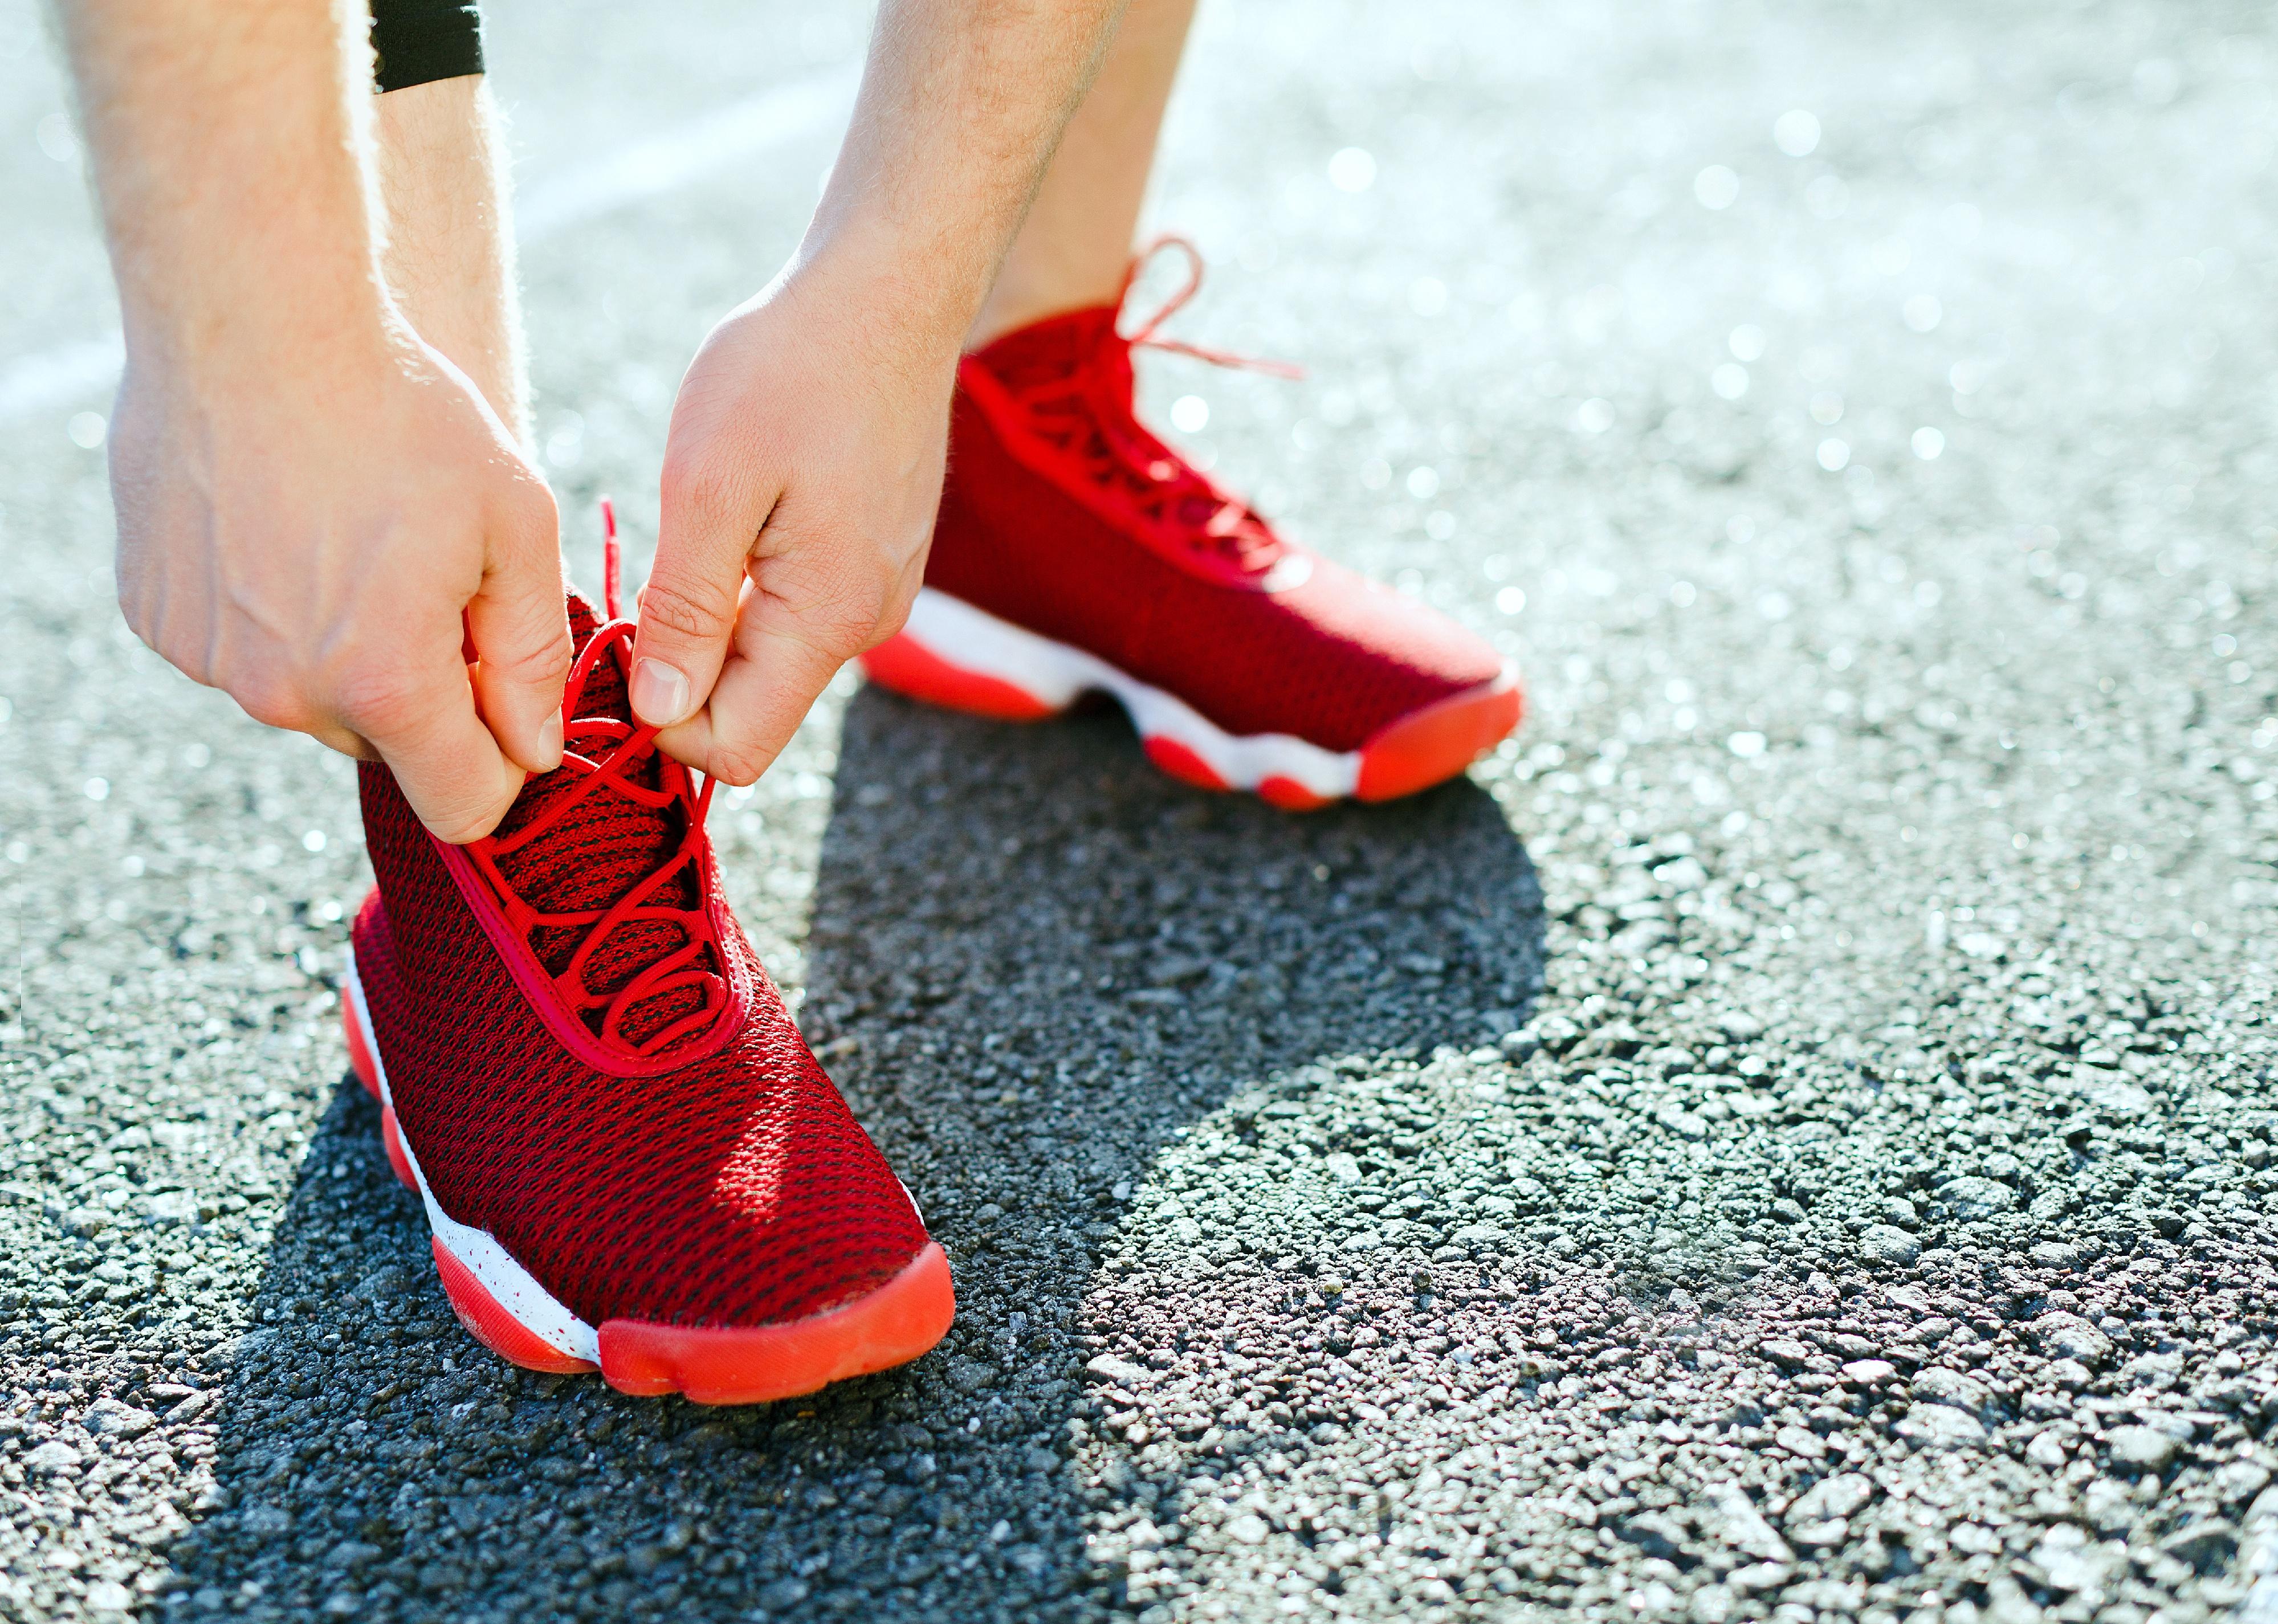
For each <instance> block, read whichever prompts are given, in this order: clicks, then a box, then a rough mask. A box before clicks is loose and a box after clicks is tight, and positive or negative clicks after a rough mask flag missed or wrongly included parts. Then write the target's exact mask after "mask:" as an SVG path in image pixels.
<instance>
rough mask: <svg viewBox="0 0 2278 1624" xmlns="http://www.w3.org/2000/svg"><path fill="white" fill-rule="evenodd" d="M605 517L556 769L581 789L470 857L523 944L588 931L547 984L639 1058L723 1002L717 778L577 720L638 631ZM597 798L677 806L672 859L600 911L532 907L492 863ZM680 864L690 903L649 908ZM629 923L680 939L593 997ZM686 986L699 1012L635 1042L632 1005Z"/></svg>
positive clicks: (641, 739)
mask: <svg viewBox="0 0 2278 1624" xmlns="http://www.w3.org/2000/svg"><path fill="white" fill-rule="evenodd" d="M601 511H602V517H603V521H604V523H605V525H606V528H607V536H608V539H607V541H606V543H605V546H604V560H605V561H604V566H603V570H604V583H605V590H604V594H603V602H604V606H605V607H606V609H607V611H608V616H609V618H608V621H606V622H605V623H604V624H602V625H600V626H599V627H597V628H596V629H594V631H593V634H592V637H588V638H587V639H586V640H585V647H584V648H583V649H581V650H579V651H578V653H577V660H576V662H575V663H574V664H573V665H572V666H571V667H570V668H569V682H568V684H567V686H566V687H565V689H564V690H563V692H562V731H563V750H562V765H561V766H559V767H557V768H555V769H554V770H555V771H556V772H557V773H566V774H574V775H575V776H576V777H577V779H578V780H579V782H577V784H576V786H575V787H574V788H573V789H570V790H569V793H567V794H565V795H562V796H560V797H558V798H556V799H555V800H554V804H552V805H550V806H548V807H547V809H546V810H545V811H544V812H540V813H539V815H538V816H537V817H535V818H532V819H531V820H530V821H529V822H528V823H526V824H524V826H523V827H521V828H518V829H516V830H515V831H514V833H513V834H511V835H493V836H490V837H488V838H486V839H483V840H479V841H476V842H472V843H471V844H470V845H469V846H468V847H467V848H466V851H467V855H468V856H469V857H470V858H471V859H472V860H473V861H474V863H475V865H476V866H477V867H478V868H479V869H480V870H481V871H482V873H483V874H484V876H485V878H486V879H487V880H488V881H490V883H491V886H492V888H493V891H494V893H495V894H496V896H498V898H499V902H500V904H501V909H502V911H504V913H505V915H506V918H507V922H508V924H509V925H511V926H513V927H514V930H515V932H516V934H518V935H520V936H521V937H522V939H523V940H524V941H525V942H531V943H532V945H533V947H535V941H534V938H535V934H536V933H538V932H539V931H561V930H575V929H577V928H578V927H580V926H583V927H585V935H584V936H583V938H582V939H580V940H579V942H578V943H577V949H576V950H575V951H574V952H573V953H571V955H570V956H569V963H568V964H567V965H565V966H564V967H563V969H562V972H561V973H560V974H559V975H557V976H554V978H553V980H554V987H555V988H556V990H557V991H558V992H559V993H560V995H561V996H562V1001H563V1002H564V1003H567V1004H568V1005H569V1008H570V1009H571V1010H573V1011H575V1012H576V1014H577V1016H578V1018H580V1019H584V1018H585V1017H586V1016H587V1015H588V1014H589V1013H590V1012H592V1011H594V1010H600V1012H601V1021H600V1038H601V1041H603V1042H605V1043H608V1044H609V1045H610V1046H611V1047H612V1048H616V1049H619V1050H621V1051H622V1052H624V1053H627V1054H631V1055H633V1056H638V1057H646V1056H651V1055H654V1054H657V1053H659V1052H661V1050H663V1049H665V1048H669V1046H670V1045H671V1044H673V1043H675V1042H677V1041H679V1040H680V1039H681V1038H684V1037H685V1036H687V1035H688V1034H689V1033H692V1032H699V1031H701V1030H703V1029H704V1028H706V1027H707V1026H709V1025H711V1024H712V1023H713V1022H714V1021H715V1019H717V1018H718V1017H719V1014H720V1011H721V1010H722V1008H723V1007H725V1005H726V1003H727V1001H728V987H727V982H726V980H725V978H724V976H723V975H722V973H721V970H722V968H724V966H721V965H720V962H719V959H718V957H717V949H718V944H717V943H716V942H715V941H714V940H713V930H712V922H711V919H710V917H709V915H708V914H707V911H706V909H705V893H706V890H707V884H706V881H707V875H706V873H705V869H704V853H705V843H704V818H705V813H706V812H707V811H708V810H709V808H710V806H711V804H712V789H713V781H712V780H710V779H708V778H707V779H706V780H705V781H704V787H703V788H702V789H697V788H696V786H695V775H694V774H692V773H691V772H690V771H689V770H688V769H687V768H686V767H684V766H681V765H680V763H678V762H677V761H675V760H673V759H671V758H669V757H668V756H663V755H661V753H660V752H659V751H658V750H657V748H656V729H655V728H651V727H646V726H637V725H635V724H634V723H632V722H630V721H621V720H620V719H618V718H616V717H614V716H580V715H579V714H577V707H578V702H579V701H580V700H581V699H582V698H584V696H585V684H586V682H588V681H589V680H590V679H591V677H592V674H593V672H594V669H595V668H596V667H598V666H600V663H601V661H603V660H614V659H617V658H619V653H618V651H620V650H626V651H630V649H631V644H632V641H633V634H634V631H635V629H636V628H635V625H634V623H633V622H632V621H628V620H623V619H620V618H619V615H618V605H617V591H618V582H619V575H620V571H619V557H618V549H617V526H616V515H615V512H614V511H613V510H612V509H611V507H610V506H609V504H608V501H607V500H606V499H605V500H604V501H603V503H602V505H601ZM652 760H654V761H655V762H656V764H657V769H658V770H657V774H656V777H657V781H658V784H657V787H656V788H654V789H651V788H649V787H648V786H647V785H646V784H644V783H642V782H638V776H637V775H638V774H643V773H644V772H645V771H646V768H647V766H648V764H649V763H650V762H651V761H652ZM604 792H606V793H608V794H612V795H618V796H622V797H624V798H625V799H626V800H628V801H631V803H633V804H635V805H636V806H638V807H642V808H644V809H646V810H647V811H650V812H663V811H664V810H665V809H667V808H668V807H670V806H673V805H675V804H677V805H678V806H679V807H680V809H681V812H682V827H681V834H680V838H679V840H678V842H677V843H676V845H675V847H674V850H673V851H672V853H671V855H670V856H669V857H667V858H665V860H664V861H663V862H661V863H660V864H659V865H657V866H656V867H654V868H653V869H651V870H650V871H649V872H648V873H646V874H645V875H643V876H642V877H641V878H640V879H638V880H637V881H634V883H633V884H631V886H629V887H627V888H626V889H625V891H624V892H623V895H621V896H619V897H618V898H617V899H616V901H615V902H614V903H610V904H609V905H608V907H607V908H591V909H579V910H576V911H567V912H557V911H547V910H543V909H539V908H535V907H533V906H531V904H530V903H528V902H527V901H526V900H524V897H523V896H521V895H520V893H519V892H517V891H516V889H515V888H514V887H513V886H512V885H511V884H510V883H508V881H507V879H506V877H505V875H504V874H502V873H501V872H500V870H499V865H498V859H499V858H501V857H502V856H506V855H508V854H510V853H512V852H515V851H518V850H522V849H523V848H524V847H526V846H529V845H531V844H532V843H533V842H537V841H539V840H542V839H544V838H545V837H546V836H547V834H548V833H550V832H551V831H553V830H554V829H555V828H557V827H560V826H561V824H562V820H564V819H565V818H567V817H569V814H570V813H571V812H574V811H576V810H577V808H578V807H579V806H581V805H583V804H585V801H586V799H587V798H588V797H592V796H595V795H599V794H602V793H604ZM684 868H692V869H693V870H694V871H695V872H694V881H695V883H694V884H693V885H692V887H691V888H690V889H691V891H692V894H693V895H694V896H695V898H696V902H695V904H694V905H693V906H690V907H684V906H680V905H677V904H674V903H651V901H650V900H649V899H650V898H652V897H653V896H655V894H656V893H657V891H658V890H659V889H661V888H662V887H663V886H665V885H666V884H667V882H669V881H671V880H672V879H674V877H675V876H677V874H679V873H681V871H682V870H683V869H684ZM634 925H661V926H669V927H670V928H672V929H675V930H677V931H678V932H679V934H680V936H681V938H682V943H681V945H680V946H679V947H677V948H676V949H672V950H670V951H669V952H666V953H663V954H661V955H660V956H658V957H655V958H654V959H652V960H651V961H650V962H649V963H648V964H645V965H643V966H642V967H641V968H640V969H639V970H638V972H635V974H634V975H633V976H632V978H631V980H628V981H627V982H626V983H625V984H624V985H623V987H618V988H617V989H616V990H615V992H607V993H604V992H596V991H594V990H593V989H592V987H590V986H589V985H588V984H587V982H586V980H585V972H586V969H587V967H588V965H589V964H590V963H591V961H592V957H593V956H594V954H595V953H596V952H597V951H598V950H599V949H600V948H601V946H602V945H603V944H604V943H605V942H608V939H609V937H610V936H611V935H613V934H615V933H616V932H617V931H619V930H621V929H623V928H624V927H626V926H634ZM707 953H709V954H711V955H712V956H713V963H714V966H715V967H710V968H707V967H705V966H704V965H703V964H701V962H700V961H702V960H703V959H704V958H705V957H706V956H707ZM681 987H694V988H697V989H698V990H699V991H700V992H701V994H702V995H703V999H704V1004H703V1007H702V1008H701V1009H700V1010H695V1011H693V1012H692V1013H690V1014H687V1015H684V1016H683V1017H681V1018H679V1019H677V1020H675V1021H673V1022H671V1023H670V1024H669V1025H666V1026H665V1027H664V1028H663V1029H662V1030H661V1031H659V1032H656V1033H651V1034H650V1035H649V1036H647V1037H646V1038H645V1039H643V1040H641V1041H638V1042H635V1041H632V1040H631V1039H630V1038H628V1037H627V1036H626V1035H625V1033H624V1032H623V1025H624V1020H625V1017H626V1015H627V1014H628V1013H629V1012H630V1011H631V1010H632V1008H633V1007H634V1006H635V1005H637V1004H639V1003H643V1002H645V1001H646V1000H648V999H650V998H654V997H656V996H658V995H663V994H669V993H672V992H674V991H676V990H677V989H678V988H681Z"/></svg>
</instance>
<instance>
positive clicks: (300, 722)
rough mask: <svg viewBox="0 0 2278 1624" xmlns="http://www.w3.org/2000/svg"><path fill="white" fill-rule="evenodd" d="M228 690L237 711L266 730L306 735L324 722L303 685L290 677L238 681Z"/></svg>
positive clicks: (245, 677)
mask: <svg viewBox="0 0 2278 1624" xmlns="http://www.w3.org/2000/svg"><path fill="white" fill-rule="evenodd" d="M225 686H226V691H227V692H228V694H229V697H230V698H233V699H234V700H236V701H237V706H238V709H240V710H241V711H243V712H244V713H246V714H247V715H248V716H250V717H252V718H253V720H254V721H257V722H260V723H262V724H263V725H264V727H271V728H286V729H287V730H288V731H291V732H294V733H306V732H309V731H310V729H312V728H315V727H316V726H317V723H318V721H320V720H321V718H320V715H319V713H318V711H317V706H315V705H311V704H310V703H309V698H308V696H307V694H306V693H305V692H304V691H303V690H302V687H301V685H300V684H299V683H298V682H294V681H293V680H291V679H290V678H288V677H283V676H279V675H272V674H270V673H266V672H264V673H260V674H257V675H243V676H239V677H236V678H234V679H233V680H232V681H230V682H227V683H226V685H225Z"/></svg>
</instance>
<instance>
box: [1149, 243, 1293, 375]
mask: <svg viewBox="0 0 2278 1624" xmlns="http://www.w3.org/2000/svg"><path fill="white" fill-rule="evenodd" d="M1165 248H1175V249H1177V250H1178V252H1179V253H1181V255H1185V256H1186V261H1187V280H1186V286H1183V287H1181V288H1180V289H1179V291H1178V292H1177V293H1175V294H1172V295H1171V296H1170V297H1169V298H1168V299H1166V300H1165V301H1163V302H1162V303H1161V304H1160V305H1158V306H1157V307H1156V309H1155V313H1154V314H1153V315H1152V316H1149V317H1148V318H1147V319H1146V320H1145V321H1143V322H1142V323H1141V324H1139V331H1138V332H1134V333H1129V334H1124V333H1122V332H1121V331H1120V329H1119V330H1118V333H1117V336H1118V337H1120V338H1122V339H1123V341H1124V342H1125V343H1127V344H1129V345H1131V346H1132V347H1135V348H1140V349H1161V350H1169V351H1170V352H1171V353H1172V354H1173V355H1191V356H1193V357H1194V358H1195V359H1196V361H1206V362H1209V363H1210V364H1211V365H1212V366H1214V367H1232V368H1236V369H1238V370H1242V371H1245V372H1264V373H1266V374H1268V375H1270V376H1272V377H1287V378H1301V377H1304V376H1305V369H1304V368H1303V367H1301V366H1297V365H1295V364H1294V363H1292V362H1287V361H1273V360H1268V359H1266V358H1265V357H1263V356H1258V355H1236V354H1235V352H1233V351H1232V350H1223V349H1206V348H1204V347H1203V346H1201V345H1199V344H1189V343H1188V342H1187V341H1186V340H1185V339H1166V338H1160V337H1158V336H1157V335H1158V333H1160V332H1161V331H1162V327H1163V324H1164V323H1165V322H1167V321H1169V320H1170V319H1171V317H1173V316H1176V315H1177V314H1178V313H1179V312H1180V311H1181V310H1182V309H1185V308H1186V306H1187V302H1188V301H1189V300H1191V299H1192V298H1193V297H1194V296H1195V295H1196V294H1198V293H1200V292H1201V291H1202V286H1203V251H1202V250H1201V249H1200V248H1196V246H1195V245H1194V243H1193V242H1192V241H1190V240H1188V239H1187V238H1184V237H1181V236H1178V235H1175V234H1173V233H1168V232H1166V233H1164V234H1163V235H1161V236H1159V237H1156V238H1154V239H1152V240H1150V241H1149V242H1147V243H1146V244H1145V245H1144V246H1143V247H1142V248H1140V250H1139V252H1138V253H1136V254H1135V255H1132V258H1131V264H1130V268H1129V269H1128V270H1127V271H1124V273H1123V286H1121V287H1120V288H1118V289H1117V290H1116V293H1115V302H1116V305H1117V307H1118V308H1119V309H1120V307H1121V306H1122V304H1123V301H1125V300H1127V299H1128V298H1129V297H1130V296H1131V286H1132V284H1133V283H1135V282H1136V281H1138V279H1139V273H1140V272H1141V271H1144V270H1145V269H1146V268H1147V266H1148V263H1149V262H1150V261H1151V260H1153V258H1154V257H1155V255H1158V254H1159V253H1161V252H1162V251H1163V250H1164V249H1165Z"/></svg>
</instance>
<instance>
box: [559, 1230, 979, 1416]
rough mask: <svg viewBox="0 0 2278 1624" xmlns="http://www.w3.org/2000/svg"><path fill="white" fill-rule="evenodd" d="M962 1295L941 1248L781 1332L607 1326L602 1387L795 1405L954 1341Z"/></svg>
mask: <svg viewBox="0 0 2278 1624" xmlns="http://www.w3.org/2000/svg"><path fill="white" fill-rule="evenodd" d="M956 1315H957V1294H956V1292H955V1289H954V1288H953V1287H952V1285H951V1283H950V1277H949V1258H948V1255H947V1254H945V1253H944V1252H943V1251H942V1249H941V1245H940V1243H939V1242H937V1241H931V1240H929V1241H928V1242H926V1244H925V1246H924V1247H923V1249H922V1250H921V1251H920V1252H919V1253H918V1254H917V1256H915V1257H914V1258H912V1259H911V1260H910V1261H909V1262H908V1263H906V1264H905V1265H904V1266H903V1268H902V1271H901V1272H900V1273H899V1274H898V1275H896V1276H895V1277H893V1278H892V1279H891V1280H889V1281H887V1282H886V1284H885V1285H882V1286H879V1287H878V1288H877V1289H875V1291H872V1292H868V1294H867V1295H864V1296H861V1297H858V1298H856V1299H855V1300H853V1301H852V1302H850V1303H845V1304H843V1305H841V1306H840V1307H838V1308H832V1309H829V1310H828V1311H827V1312H825V1313H822V1314H816V1315H810V1316H809V1317H807V1318H806V1319H803V1320H793V1321H791V1322H790V1323H787V1324H782V1325H752V1326H694V1325H659V1324H654V1323H650V1322H647V1321H644V1320H605V1321H603V1322H602V1323H601V1333H600V1336H601V1379H602V1380H604V1381H606V1382H607V1383H608V1384H609V1385H610V1386H612V1387H614V1388H615V1389H616V1390H617V1391H619V1392H624V1393H632V1394H635V1395H638V1396H641V1397H650V1396H654V1395H655V1394H659V1393H668V1392H680V1393H683V1394H685V1395H686V1396H687V1398H688V1400H689V1402H690V1403H692V1404H764V1403H766V1402H768V1400H769V1399H796V1398H798V1397H799V1396H800V1395H801V1394H802V1393H811V1392H814V1391H815V1390H816V1389H818V1388H822V1387H826V1386H828V1385H829V1384H831V1383H832V1382H839V1381H844V1380H845V1379H846V1378H847V1377H848V1376H868V1375H870V1374H871V1373H873V1372H875V1371H879V1370H888V1369H892V1368H893V1367H894V1366H896V1365H906V1364H907V1363H909V1361H912V1360H913V1359H915V1358H917V1357H919V1356H920V1355H921V1354H923V1353H927V1352H928V1351H929V1350H930V1349H931V1348H932V1347H933V1346H934V1345H935V1344H936V1343H937V1342H939V1341H940V1340H941V1339H942V1338H943V1337H944V1336H946V1335H947V1334H948V1333H949V1326H950V1322H951V1321H952V1319H954V1318H955V1317H956Z"/></svg>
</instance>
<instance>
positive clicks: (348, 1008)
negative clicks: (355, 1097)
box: [340, 998, 379, 1100]
mask: <svg viewBox="0 0 2278 1624" xmlns="http://www.w3.org/2000/svg"><path fill="white" fill-rule="evenodd" d="M340 1030H341V1031H342V1032H344V1033H347V1034H348V1066H349V1068H350V1069H351V1070H352V1071H355V1074H356V1081H358V1082H360V1083H362V1084H363V1088H364V1092H365V1093H366V1094H370V1095H371V1097H372V1098H373V1099H375V1100H377V1099H378V1098H379V1067H378V1065H377V1064H374V1063H373V1061H372V1057H371V1044H370V1043H368V1042H366V1041H364V1035H363V1026H361V1025H358V1024H357V1022H356V1016H355V1004H353V1003H349V1002H348V1000H347V999H346V998H343V999H341V1000H340Z"/></svg>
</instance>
